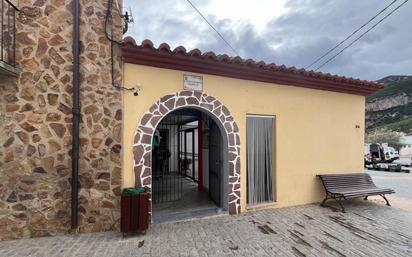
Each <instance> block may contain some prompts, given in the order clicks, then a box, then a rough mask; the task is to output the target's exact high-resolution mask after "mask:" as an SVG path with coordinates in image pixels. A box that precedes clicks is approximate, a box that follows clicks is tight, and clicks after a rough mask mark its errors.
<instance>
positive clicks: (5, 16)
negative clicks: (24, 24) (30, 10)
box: [0, 0, 18, 67]
mask: <svg viewBox="0 0 412 257" xmlns="http://www.w3.org/2000/svg"><path fill="white" fill-rule="evenodd" d="M0 11H1V12H0V24H1V28H0V32H1V34H0V62H2V63H3V64H7V65H10V66H12V67H16V11H18V9H17V7H16V6H15V5H14V4H13V3H12V2H10V1H9V0H1V6H0Z"/></svg>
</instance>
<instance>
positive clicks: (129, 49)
mask: <svg viewBox="0 0 412 257" xmlns="http://www.w3.org/2000/svg"><path fill="white" fill-rule="evenodd" d="M139 49H141V50H142V51H143V50H144V49H146V50H150V51H152V53H151V54H149V53H148V52H141V54H143V53H145V54H146V55H150V56H152V57H153V56H154V55H156V54H160V53H163V54H166V55H162V56H161V57H162V58H169V59H173V58H176V57H177V56H182V57H185V59H184V60H183V59H182V60H180V59H179V60H176V61H175V62H174V64H170V63H169V66H170V68H175V69H179V67H180V66H182V67H185V68H186V70H187V69H188V68H187V65H186V66H183V64H181V62H187V64H190V62H191V61H192V62H195V61H196V63H197V64H199V65H202V67H204V68H196V69H194V70H189V71H194V72H200V73H202V72H203V73H208V74H215V75H222V76H225V74H226V73H227V76H229V77H236V78H241V79H250V80H257V81H264V82H272V83H283V84H287V85H296V86H303V87H309V88H316V89H324V90H330V91H337V92H345V93H352V94H359V95H368V94H371V93H373V92H375V91H377V90H379V89H380V88H382V87H383V84H380V83H376V82H373V81H367V80H360V79H355V78H349V77H345V76H338V75H334V74H330V73H322V72H316V71H313V70H305V69H302V68H300V69H298V68H296V67H286V66H285V65H277V64H275V63H270V64H267V63H265V62H264V61H259V62H257V61H255V60H253V59H247V60H245V59H242V58H241V57H239V56H235V57H230V56H228V55H226V54H222V55H216V54H215V53H214V52H211V51H210V52H205V53H203V54H202V52H201V51H200V50H199V49H193V50H191V51H187V50H186V48H184V47H183V46H178V47H176V48H175V49H173V50H171V49H170V46H169V45H168V44H166V43H162V44H160V45H159V47H158V48H155V47H154V45H153V42H152V41H150V40H148V39H145V40H143V41H142V43H141V44H140V45H137V44H136V41H135V40H134V39H133V38H132V37H126V38H125V39H124V40H123V46H122V54H123V59H124V61H125V62H131V63H137V64H143V65H149V66H150V65H152V66H156V67H166V68H168V67H169V66H166V64H165V63H161V61H159V60H158V59H157V58H156V60H157V62H159V63H155V61H154V59H155V58H151V59H150V57H149V56H145V57H142V56H141V55H139V53H140V52H139V51H140V50H139ZM159 57H160V56H159ZM211 62H213V63H215V65H213V64H212V63H211ZM218 64H222V66H221V69H220V70H218V67H217V65H218ZM207 65H209V66H210V67H212V66H213V67H212V68H214V70H213V71H212V70H210V69H208V68H206V67H208V66H207ZM189 67H190V66H189ZM235 68H236V69H238V70H239V71H238V73H236V74H234V73H233V72H231V71H229V69H233V71H235ZM244 68H249V69H251V70H247V71H246V70H244ZM189 69H190V68H189ZM226 69H227V70H228V71H226ZM240 69H241V70H240ZM252 69H253V70H252ZM203 70H204V71H203ZM268 71H269V72H273V74H268V73H266V72H268ZM242 72H243V73H242ZM253 72H254V73H253ZM252 73H253V74H252ZM247 74H250V75H247ZM288 74H289V75H288ZM248 76H249V77H248ZM276 76H277V77H276ZM282 76H284V77H282ZM305 78H307V79H305ZM314 80H316V81H317V83H318V84H319V86H317V85H316V81H314ZM283 81H284V82H283ZM325 82H326V83H331V84H330V86H328V85H327V84H326V83H325Z"/></svg>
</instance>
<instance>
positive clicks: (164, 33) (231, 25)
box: [124, 0, 412, 80]
mask: <svg viewBox="0 0 412 257" xmlns="http://www.w3.org/2000/svg"><path fill="white" fill-rule="evenodd" d="M392 1H393V0H361V1H360V0H358V1H354V0H351V1H348V0H334V1H330V0H290V1H288V0H272V1H270V0H254V1H250V0H249V1H246V0H192V3H193V4H194V5H196V7H197V8H198V9H199V10H200V11H201V12H202V13H203V14H204V15H205V16H206V17H207V19H208V20H209V21H210V22H211V23H212V24H213V25H214V26H215V27H216V28H217V29H218V31H220V32H221V34H222V35H223V36H224V37H225V38H226V40H227V41H228V42H230V44H231V45H232V46H233V47H234V48H235V50H236V52H237V53H238V54H239V55H240V56H241V57H242V58H252V59H255V60H263V61H265V62H269V63H270V62H274V63H276V64H285V65H287V66H295V67H299V68H304V67H306V66H308V65H309V64H310V63H312V62H313V61H314V60H316V59H317V58H318V57H320V56H321V55H322V54H323V53H325V52H326V51H327V50H329V49H330V48H332V47H333V46H335V45H336V44H338V43H339V42H340V41H341V40H343V39H344V38H345V37H346V36H347V35H349V34H351V33H352V32H353V31H354V30H355V29H357V28H358V27H360V26H361V25H362V24H364V23H365V22H366V21H368V20H369V19H370V18H371V17H373V16H374V15H375V14H377V13H378V12H379V11H380V10H382V9H383V8H384V7H385V6H387V5H388V4H389V3H391V2H392ZM404 1H405V0H397V1H396V2H395V3H394V4H393V5H392V6H391V7H390V8H389V9H388V10H387V12H385V13H384V14H382V15H380V16H379V17H378V18H377V19H375V20H374V22H377V21H379V20H380V19H381V18H383V17H384V16H385V14H386V13H388V12H390V11H391V10H393V9H394V8H395V7H396V6H397V5H400V4H401V3H402V2H404ZM124 6H125V7H130V8H131V9H132V12H133V17H134V20H135V24H134V25H133V26H132V27H131V28H130V29H129V32H128V34H129V35H131V36H133V37H134V38H135V39H136V42H138V43H139V42H140V41H142V40H143V39H146V38H148V39H150V40H152V41H153V43H154V44H155V45H156V46H158V45H159V44H160V43H162V42H166V43H168V44H169V45H170V46H171V47H172V48H174V47H176V46H179V45H183V46H185V48H186V49H187V50H190V49H193V48H199V49H200V50H202V52H203V51H214V52H215V53H226V54H228V55H231V56H234V55H236V54H235V53H234V52H233V51H232V50H231V49H230V48H229V47H228V46H227V45H226V44H225V43H224V42H223V41H222V40H221V39H220V38H219V36H218V35H217V34H216V33H215V32H214V31H213V30H212V29H211V28H210V27H209V26H208V25H207V23H206V22H205V21H204V20H203V19H202V18H201V17H200V16H199V14H198V13H196V11H195V10H194V9H193V8H192V7H191V6H190V5H189V4H188V3H187V1H186V0H138V1H136V0H124ZM374 22H372V23H371V24H370V25H369V26H368V27H366V28H365V29H364V30H361V31H360V32H359V33H358V34H357V35H360V34H361V33H362V32H364V31H365V30H367V29H368V28H369V27H370V26H372V25H373V24H374ZM356 37H357V36H354V37H353V39H355V38H356ZM348 43H350V41H348ZM345 45H346V44H344V46H345ZM332 55H333V54H332ZM332 55H331V56H332ZM324 60H325V61H326V60H327V58H326V59H324ZM320 64H322V62H319V64H318V65H320ZM316 67H317V66H314V68H316ZM321 71H324V72H330V73H335V74H339V75H345V76H353V77H359V78H362V79H369V80H376V79H379V78H382V77H384V76H387V75H392V74H396V75H398V74H399V75H404V74H412V1H409V2H407V3H406V4H405V5H403V6H402V7H401V8H400V9H399V10H398V11H396V12H395V13H393V14H392V15H391V16H390V17H389V18H387V19H386V20H385V21H383V22H382V23H381V24H379V25H378V26H377V27H376V28H375V29H373V30H372V31H371V32H369V33H368V34H366V35H365V36H364V37H363V38H362V39H360V40H359V41H358V42H357V43H355V44H354V45H353V46H352V47H350V48H348V49H347V50H346V51H345V52H343V54H341V55H339V57H338V58H336V59H334V60H333V61H332V62H330V63H329V64H327V65H325V66H324V67H323V68H321Z"/></svg>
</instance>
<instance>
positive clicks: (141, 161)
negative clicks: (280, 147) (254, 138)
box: [133, 91, 240, 214]
mask: <svg viewBox="0 0 412 257" xmlns="http://www.w3.org/2000/svg"><path fill="white" fill-rule="evenodd" d="M185 107H186V108H190V107H194V108H197V109H201V110H202V111H205V112H206V113H208V114H209V115H210V116H214V119H215V120H216V121H220V123H221V124H220V125H222V127H223V128H224V131H225V134H226V137H227V138H226V139H227V147H228V155H227V156H228V158H227V159H228V168H227V171H228V184H229V189H228V210H229V214H238V213H240V136H239V127H238V125H237V124H236V122H235V120H234V118H233V116H232V115H231V113H230V112H229V109H228V108H227V107H226V106H224V105H223V104H222V103H221V102H220V101H219V100H217V99H216V98H215V97H213V96H209V95H207V94H205V93H201V92H196V91H180V92H176V93H174V94H168V95H165V96H163V97H161V98H160V99H159V100H158V101H156V103H155V104H153V105H152V106H151V107H150V109H149V110H148V111H147V112H145V113H144V114H143V116H142V118H141V120H140V122H139V124H138V126H137V129H136V132H135V135H134V143H133V155H134V164H133V166H134V174H135V186H136V187H147V188H149V189H151V188H152V167H151V166H152V137H153V134H154V130H155V129H156V127H157V125H158V124H159V123H160V121H161V120H162V118H163V117H165V116H166V115H167V114H169V113H170V112H172V111H174V110H176V109H180V108H185ZM223 136H224V135H223Z"/></svg>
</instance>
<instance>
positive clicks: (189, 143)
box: [152, 110, 198, 204]
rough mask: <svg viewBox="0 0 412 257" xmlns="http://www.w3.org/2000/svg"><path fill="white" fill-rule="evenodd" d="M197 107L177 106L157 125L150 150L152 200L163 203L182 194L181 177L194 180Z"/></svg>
mask: <svg viewBox="0 0 412 257" xmlns="http://www.w3.org/2000/svg"><path fill="white" fill-rule="evenodd" d="M197 120H198V111H196V110H178V111H174V112H172V113H170V114H168V115H167V116H166V117H165V118H164V119H163V120H162V121H161V122H160V124H159V125H158V126H157V128H156V130H155V133H154V137H153V142H152V146H153V151H152V186H153V188H152V201H153V203H154V204H156V203H165V202H171V201H176V200H179V199H181V198H182V196H183V187H184V184H183V183H184V179H186V178H190V179H192V180H194V181H196V180H197V165H196V164H197V144H196V141H197Z"/></svg>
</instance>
